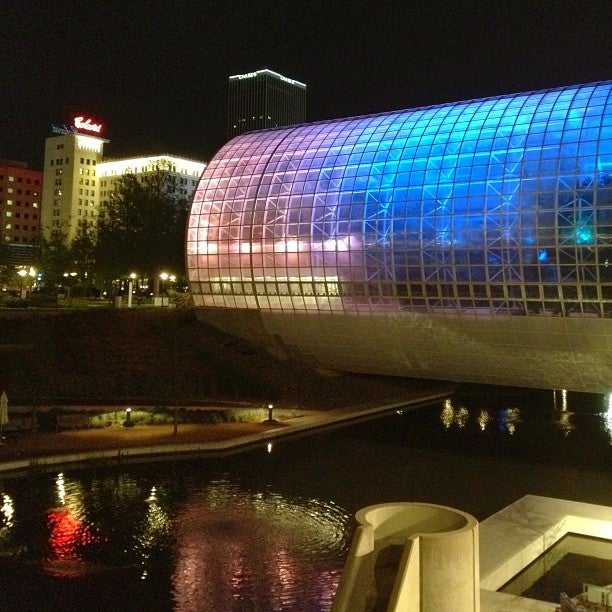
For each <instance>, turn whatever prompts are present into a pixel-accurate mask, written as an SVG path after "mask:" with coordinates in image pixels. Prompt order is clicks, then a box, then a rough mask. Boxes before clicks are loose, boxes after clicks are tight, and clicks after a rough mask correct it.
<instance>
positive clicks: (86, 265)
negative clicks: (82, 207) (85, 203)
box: [69, 224, 96, 284]
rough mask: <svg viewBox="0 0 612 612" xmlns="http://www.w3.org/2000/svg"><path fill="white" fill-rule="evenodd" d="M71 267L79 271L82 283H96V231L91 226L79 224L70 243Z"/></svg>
mask: <svg viewBox="0 0 612 612" xmlns="http://www.w3.org/2000/svg"><path fill="white" fill-rule="evenodd" d="M69 258H70V263H71V269H72V270H74V271H75V272H76V273H77V278H78V280H79V281H80V282H81V283H86V284H95V283H94V281H95V278H94V277H95V271H96V233H95V231H94V229H93V228H92V227H91V226H88V225H85V224H83V225H79V227H78V229H77V233H76V235H75V237H74V239H73V240H72V243H71V244H70V251H69Z"/></svg>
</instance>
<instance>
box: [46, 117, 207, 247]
mask: <svg viewBox="0 0 612 612" xmlns="http://www.w3.org/2000/svg"><path fill="white" fill-rule="evenodd" d="M92 129H93V130H95V133H96V134H99V133H101V132H102V130H103V126H102V124H100V123H94V122H92V120H91V119H84V118H83V117H77V118H75V121H74V125H73V126H70V127H66V126H61V127H57V126H55V127H54V131H55V132H56V134H55V135H53V136H50V137H49V138H47V139H46V140H45V160H44V171H43V189H42V222H41V230H42V231H41V234H42V236H43V237H44V238H47V239H48V238H49V237H50V236H51V234H52V232H53V231H61V232H63V233H64V234H65V235H66V239H67V241H68V242H70V241H72V240H73V239H74V237H75V236H76V235H77V232H78V230H79V228H80V227H92V228H93V227H96V226H97V223H98V218H99V215H100V206H101V205H102V204H103V203H104V202H106V201H108V198H109V197H110V196H111V195H112V192H113V191H114V189H115V187H116V185H117V181H118V180H119V179H120V177H121V176H123V175H124V174H125V173H127V172H130V173H133V174H135V175H137V176H143V175H145V174H148V173H150V172H151V171H152V169H153V167H154V166H155V165H156V164H162V165H163V166H164V168H165V169H166V170H167V177H166V180H167V181H168V187H169V189H170V191H171V192H172V193H173V194H175V195H177V196H180V197H184V198H185V199H186V200H189V199H190V198H191V195H192V194H193V191H194V189H195V186H196V183H197V180H198V179H199V178H200V176H201V174H202V172H203V170H204V168H205V167H206V164H205V163H204V162H200V161H195V160H190V159H184V158H181V157H178V156H175V155H149V156H138V157H130V158H122V159H107V158H105V157H104V145H105V144H106V143H108V142H109V141H108V140H106V139H104V138H101V137H100V136H93V135H90V134H89V133H83V130H88V131H91V130H92Z"/></svg>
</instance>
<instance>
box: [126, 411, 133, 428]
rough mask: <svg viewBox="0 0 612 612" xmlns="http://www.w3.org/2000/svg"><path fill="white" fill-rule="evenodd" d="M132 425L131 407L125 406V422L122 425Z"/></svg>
mask: <svg viewBox="0 0 612 612" xmlns="http://www.w3.org/2000/svg"><path fill="white" fill-rule="evenodd" d="M133 425H134V423H132V409H131V408H126V409H125V423H124V426H125V427H132V426H133Z"/></svg>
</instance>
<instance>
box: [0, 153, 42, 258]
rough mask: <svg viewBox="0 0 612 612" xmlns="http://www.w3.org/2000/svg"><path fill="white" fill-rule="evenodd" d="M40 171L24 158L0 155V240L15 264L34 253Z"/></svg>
mask: <svg viewBox="0 0 612 612" xmlns="http://www.w3.org/2000/svg"><path fill="white" fill-rule="evenodd" d="M42 181H43V173H42V172H41V171H40V170H32V169H31V168H29V167H28V164H27V163H25V162H19V161H13V160H8V159H0V221H1V224H0V241H1V242H2V244H5V245H8V246H9V247H10V256H11V260H12V262H13V263H14V264H15V265H30V264H32V263H33V262H34V260H35V259H36V255H37V253H38V239H39V231H40V214H41V195H42V193H41V192H42Z"/></svg>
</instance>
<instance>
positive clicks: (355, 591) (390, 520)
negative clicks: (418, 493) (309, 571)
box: [332, 503, 480, 612]
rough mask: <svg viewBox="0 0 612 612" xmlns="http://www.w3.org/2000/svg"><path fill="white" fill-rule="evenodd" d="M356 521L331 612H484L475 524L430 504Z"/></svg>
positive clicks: (360, 515)
mask: <svg viewBox="0 0 612 612" xmlns="http://www.w3.org/2000/svg"><path fill="white" fill-rule="evenodd" d="M355 517H356V518H357V521H358V522H359V527H358V528H357V531H356V533H355V536H354V538H353V544H352V546H351V550H350V552H349V556H348V560H347V562H346V566H345V568H344V572H343V574H342V578H341V580H340V584H339V586H338V591H337V592H336V597H335V600H334V605H333V607H332V611H333V612H366V611H368V610H386V611H387V612H392V611H398V612H399V611H400V610H404V611H405V610H410V611H412V612H416V611H418V610H421V611H429V610H437V611H439V612H479V610H480V586H479V556H478V522H477V521H476V519H475V518H474V517H473V516H471V515H469V514H467V513H465V512H461V511H459V510H455V509H453V508H447V507H445V506H438V505H433V504H418V503H389V504H379V505H375V506H368V507H367V508H363V509H362V510H359V512H357V514H356V515H355Z"/></svg>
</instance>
